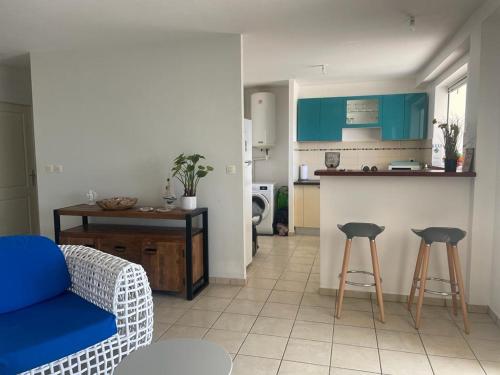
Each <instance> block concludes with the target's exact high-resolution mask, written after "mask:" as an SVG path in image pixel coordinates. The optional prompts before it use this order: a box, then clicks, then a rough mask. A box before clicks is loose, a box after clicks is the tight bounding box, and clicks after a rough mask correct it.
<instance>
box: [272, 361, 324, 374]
mask: <svg viewBox="0 0 500 375" xmlns="http://www.w3.org/2000/svg"><path fill="white" fill-rule="evenodd" d="M329 371H330V368H329V367H328V366H319V365H312V364H310V363H300V362H290V361H283V362H281V366H280V370H279V372H278V375H328V372H329Z"/></svg>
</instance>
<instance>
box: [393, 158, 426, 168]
mask: <svg viewBox="0 0 500 375" xmlns="http://www.w3.org/2000/svg"><path fill="white" fill-rule="evenodd" d="M421 169H422V165H421V164H420V163H419V162H418V161H415V160H394V161H391V163H390V164H389V170H390V171H420V170H421Z"/></svg>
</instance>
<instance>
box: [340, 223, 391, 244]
mask: <svg viewBox="0 0 500 375" xmlns="http://www.w3.org/2000/svg"><path fill="white" fill-rule="evenodd" d="M337 227H338V228H339V229H340V230H341V231H342V232H344V233H345V235H346V236H347V238H350V239H352V238H354V237H368V238H369V239H370V240H374V239H375V237H377V236H378V235H379V234H380V233H382V232H383V231H384V229H385V227H381V226H379V225H377V224H372V223H347V224H344V225H340V224H339V225H337Z"/></svg>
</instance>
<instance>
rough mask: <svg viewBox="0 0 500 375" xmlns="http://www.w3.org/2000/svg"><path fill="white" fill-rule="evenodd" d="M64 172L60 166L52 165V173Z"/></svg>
mask: <svg viewBox="0 0 500 375" xmlns="http://www.w3.org/2000/svg"><path fill="white" fill-rule="evenodd" d="M63 171H64V168H63V166H62V165H60V164H58V165H54V172H55V173H63Z"/></svg>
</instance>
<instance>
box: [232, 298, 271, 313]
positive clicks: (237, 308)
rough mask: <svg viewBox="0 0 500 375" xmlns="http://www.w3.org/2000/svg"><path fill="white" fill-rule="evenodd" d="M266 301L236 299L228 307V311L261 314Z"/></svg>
mask: <svg viewBox="0 0 500 375" xmlns="http://www.w3.org/2000/svg"><path fill="white" fill-rule="evenodd" d="M263 306H264V302H258V301H249V300H246V299H235V300H233V302H231V304H230V305H229V306H228V307H227V309H226V312H229V313H235V314H246V315H259V312H260V310H262V307H263Z"/></svg>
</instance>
